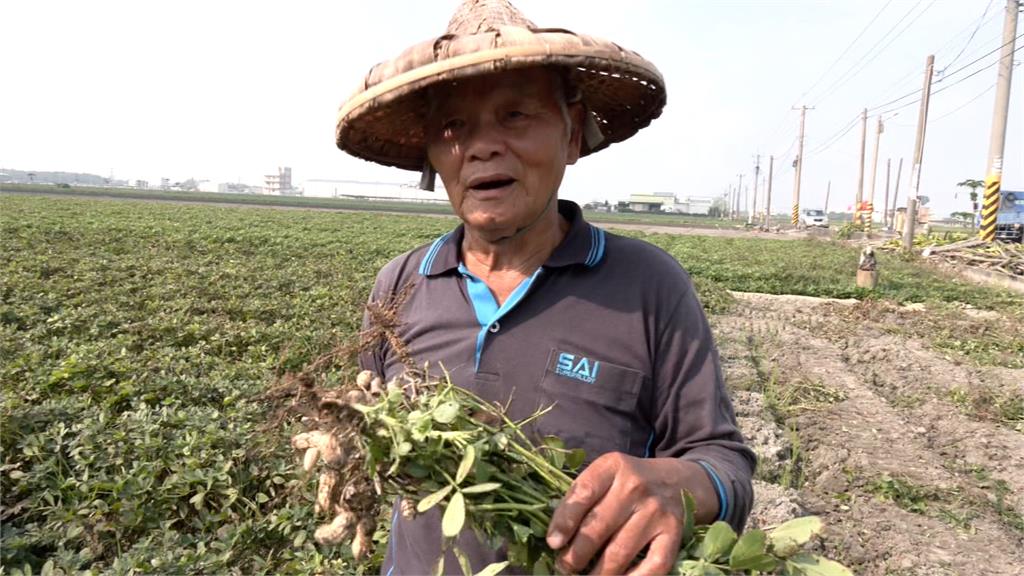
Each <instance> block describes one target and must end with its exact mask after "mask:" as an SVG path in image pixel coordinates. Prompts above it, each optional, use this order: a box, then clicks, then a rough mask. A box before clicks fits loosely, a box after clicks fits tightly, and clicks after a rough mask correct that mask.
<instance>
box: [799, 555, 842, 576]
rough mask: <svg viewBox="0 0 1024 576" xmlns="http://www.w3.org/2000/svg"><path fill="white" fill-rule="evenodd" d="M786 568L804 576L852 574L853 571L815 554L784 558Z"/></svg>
mask: <svg viewBox="0 0 1024 576" xmlns="http://www.w3.org/2000/svg"><path fill="white" fill-rule="evenodd" d="M786 568H787V570H788V571H789V572H791V573H795V574H804V575H805V576H853V572H851V571H850V569H849V568H847V567H845V566H843V565H842V564H840V563H839V562H836V561H834V560H829V559H828V558H822V557H821V556H817V555H815V554H797V555H796V556H793V557H792V558H790V559H788V560H786Z"/></svg>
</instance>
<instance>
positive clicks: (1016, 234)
mask: <svg viewBox="0 0 1024 576" xmlns="http://www.w3.org/2000/svg"><path fill="white" fill-rule="evenodd" d="M999 195H1000V196H1001V197H1000V198H999V212H997V213H996V240H1001V241H1003V242H1024V192H1021V191H1013V190H1003V191H1001V192H1000V193H999Z"/></svg>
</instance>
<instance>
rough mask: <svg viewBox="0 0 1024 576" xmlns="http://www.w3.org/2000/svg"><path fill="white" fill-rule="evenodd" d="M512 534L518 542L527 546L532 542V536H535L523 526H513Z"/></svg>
mask: <svg viewBox="0 0 1024 576" xmlns="http://www.w3.org/2000/svg"><path fill="white" fill-rule="evenodd" d="M512 534H513V535H514V536H515V538H516V542H519V543H523V544H525V543H526V542H528V541H529V540H530V536H532V535H533V530H531V529H530V528H528V527H526V526H523V525H522V524H515V523H513V524H512Z"/></svg>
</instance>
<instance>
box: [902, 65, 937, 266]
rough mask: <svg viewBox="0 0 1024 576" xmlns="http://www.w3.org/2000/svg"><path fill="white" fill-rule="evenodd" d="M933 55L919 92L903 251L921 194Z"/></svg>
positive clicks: (911, 243)
mask: <svg viewBox="0 0 1024 576" xmlns="http://www.w3.org/2000/svg"><path fill="white" fill-rule="evenodd" d="M934 71H935V55H934V54H929V55H928V60H927V61H926V64H925V72H924V89H923V90H922V91H921V111H920V113H919V114H918V117H917V141H916V143H915V144H914V163H913V164H911V165H910V193H909V194H907V224H906V226H905V227H904V228H903V251H904V252H910V251H911V250H912V249H913V248H914V227H915V226H916V225H917V197H918V195H919V194H920V193H921V160H922V158H923V157H924V135H925V128H927V127H928V101H929V100H930V99H931V96H932V73H933V72H934Z"/></svg>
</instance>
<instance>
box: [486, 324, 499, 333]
mask: <svg viewBox="0 0 1024 576" xmlns="http://www.w3.org/2000/svg"><path fill="white" fill-rule="evenodd" d="M498 330H501V324H498V323H497V322H494V323H493V324H491V326H490V328H488V329H487V331H488V332H490V333H491V334H497V333H498Z"/></svg>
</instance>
